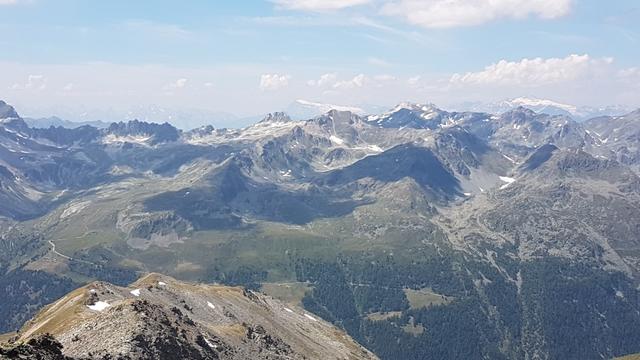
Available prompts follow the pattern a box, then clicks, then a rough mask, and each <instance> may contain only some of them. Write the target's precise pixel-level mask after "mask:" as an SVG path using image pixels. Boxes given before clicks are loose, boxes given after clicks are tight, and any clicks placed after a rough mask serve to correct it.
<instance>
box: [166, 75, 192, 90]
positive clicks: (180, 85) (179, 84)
mask: <svg viewBox="0 0 640 360" xmlns="http://www.w3.org/2000/svg"><path fill="white" fill-rule="evenodd" d="M188 83H189V79H186V78H180V79H178V80H176V81H174V82H172V83H170V84H167V85H165V86H163V87H162V89H163V90H168V91H170V90H177V89H184V88H185V87H186V86H187V84H188Z"/></svg>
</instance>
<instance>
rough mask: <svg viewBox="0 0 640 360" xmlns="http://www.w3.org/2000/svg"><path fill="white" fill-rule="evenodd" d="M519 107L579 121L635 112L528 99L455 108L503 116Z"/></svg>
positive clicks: (473, 103) (620, 107)
mask: <svg viewBox="0 0 640 360" xmlns="http://www.w3.org/2000/svg"><path fill="white" fill-rule="evenodd" d="M519 106H522V107H526V108H528V109H531V110H533V111H535V112H539V113H544V114H549V115H566V116H571V117H572V118H574V119H575V120H579V121H582V120H587V119H590V118H594V117H598V116H614V115H624V114H627V113H629V112H631V111H632V110H633V109H630V108H628V107H626V106H622V105H617V106H605V107H591V106H575V105H570V104H563V103H560V102H556V101H552V100H546V99H536V98H527V97H519V98H513V99H508V100H504V101H499V102H494V103H481V102H469V103H462V104H459V105H457V106H454V107H455V108H456V109H458V110H461V111H479V112H489V113H495V114H501V113H504V112H507V111H510V110H513V109H515V108H517V107H519Z"/></svg>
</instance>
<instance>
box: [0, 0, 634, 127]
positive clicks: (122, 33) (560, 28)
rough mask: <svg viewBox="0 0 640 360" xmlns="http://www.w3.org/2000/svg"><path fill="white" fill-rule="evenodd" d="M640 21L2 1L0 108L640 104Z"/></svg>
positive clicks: (428, 4) (596, 1)
mask: <svg viewBox="0 0 640 360" xmlns="http://www.w3.org/2000/svg"><path fill="white" fill-rule="evenodd" d="M639 18H640V4H639V3H638V2H637V1H636V0H616V1H601V0H273V1H266V0H243V1H220V0H218V1H211V0H210V1H205V0H196V1H175V0H174V1H170V0H155V1H145V0H137V1H131V0H126V1H125V0H110V1H86V0H0V32H1V33H2V36H1V37H0V48H2V51H1V52H0V98H2V99H6V100H7V101H9V102H12V103H14V104H16V105H17V107H18V109H19V110H22V111H23V112H26V113H27V114H28V115H44V114H45V113H46V112H58V113H73V111H76V112H78V111H81V110H82V111H90V110H91V109H98V108H103V109H104V108H107V107H108V108H113V109H126V108H128V107H132V106H148V105H153V104H156V105H163V106H168V107H173V108H185V109H186V108H194V109H206V110H212V111H225V112H230V113H234V114H238V115H242V116H246V115H252V114H258V113H263V112H266V111H273V110H280V109H284V108H286V107H287V106H288V105H289V104H290V103H291V102H292V101H294V100H296V99H298V98H303V99H307V100H311V101H316V102H324V103H334V104H340V105H362V104H379V105H384V106H386V105H388V106H391V105H393V104H394V103H397V102H400V101H418V102H434V103H436V104H439V105H442V106H445V107H446V106H448V105H452V104H457V103H460V102H464V101H495V100H500V99H504V98H510V97H518V96H532V97H541V98H551V99H554V100H557V101H562V102H568V103H573V104H577V105H586V104H593V105H605V104H625V105H629V106H640V96H638V90H640V88H639V87H638V84H639V83H640V25H639V24H638V21H637V19H639Z"/></svg>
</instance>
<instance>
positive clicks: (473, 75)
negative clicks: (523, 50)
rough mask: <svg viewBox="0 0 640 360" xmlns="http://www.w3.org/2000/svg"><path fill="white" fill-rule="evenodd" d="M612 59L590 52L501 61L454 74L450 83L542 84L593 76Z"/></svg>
mask: <svg viewBox="0 0 640 360" xmlns="http://www.w3.org/2000/svg"><path fill="white" fill-rule="evenodd" d="M612 62H613V59H611V58H602V59H593V58H591V57H590V56H589V55H587V54H585V55H569V56H567V57H565V58H548V59H543V58H535V59H522V60H520V61H507V60H500V61H499V62H497V63H494V64H492V65H489V66H487V67H485V68H484V70H482V71H478V72H468V73H465V74H454V75H453V76H452V77H451V79H450V82H451V83H452V84H460V85H469V84H471V85H473V84H500V85H520V86H540V85H547V84H555V83H561V82H566V81H571V80H576V79H578V78H581V77H585V76H589V75H590V74H593V73H595V72H597V71H598V70H599V69H600V68H602V67H606V65H609V64H611V63H612Z"/></svg>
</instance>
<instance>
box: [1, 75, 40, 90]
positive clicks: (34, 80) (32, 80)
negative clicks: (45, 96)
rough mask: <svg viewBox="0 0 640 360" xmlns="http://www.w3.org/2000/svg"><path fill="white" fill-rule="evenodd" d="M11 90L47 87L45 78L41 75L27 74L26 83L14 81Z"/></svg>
mask: <svg viewBox="0 0 640 360" xmlns="http://www.w3.org/2000/svg"><path fill="white" fill-rule="evenodd" d="M10 88H11V89H12V90H44V89H46V88H47V79H46V78H45V77H44V76H42V75H29V76H28V77H27V83H26V84H19V83H15V84H13V85H12V86H11V87H10Z"/></svg>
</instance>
